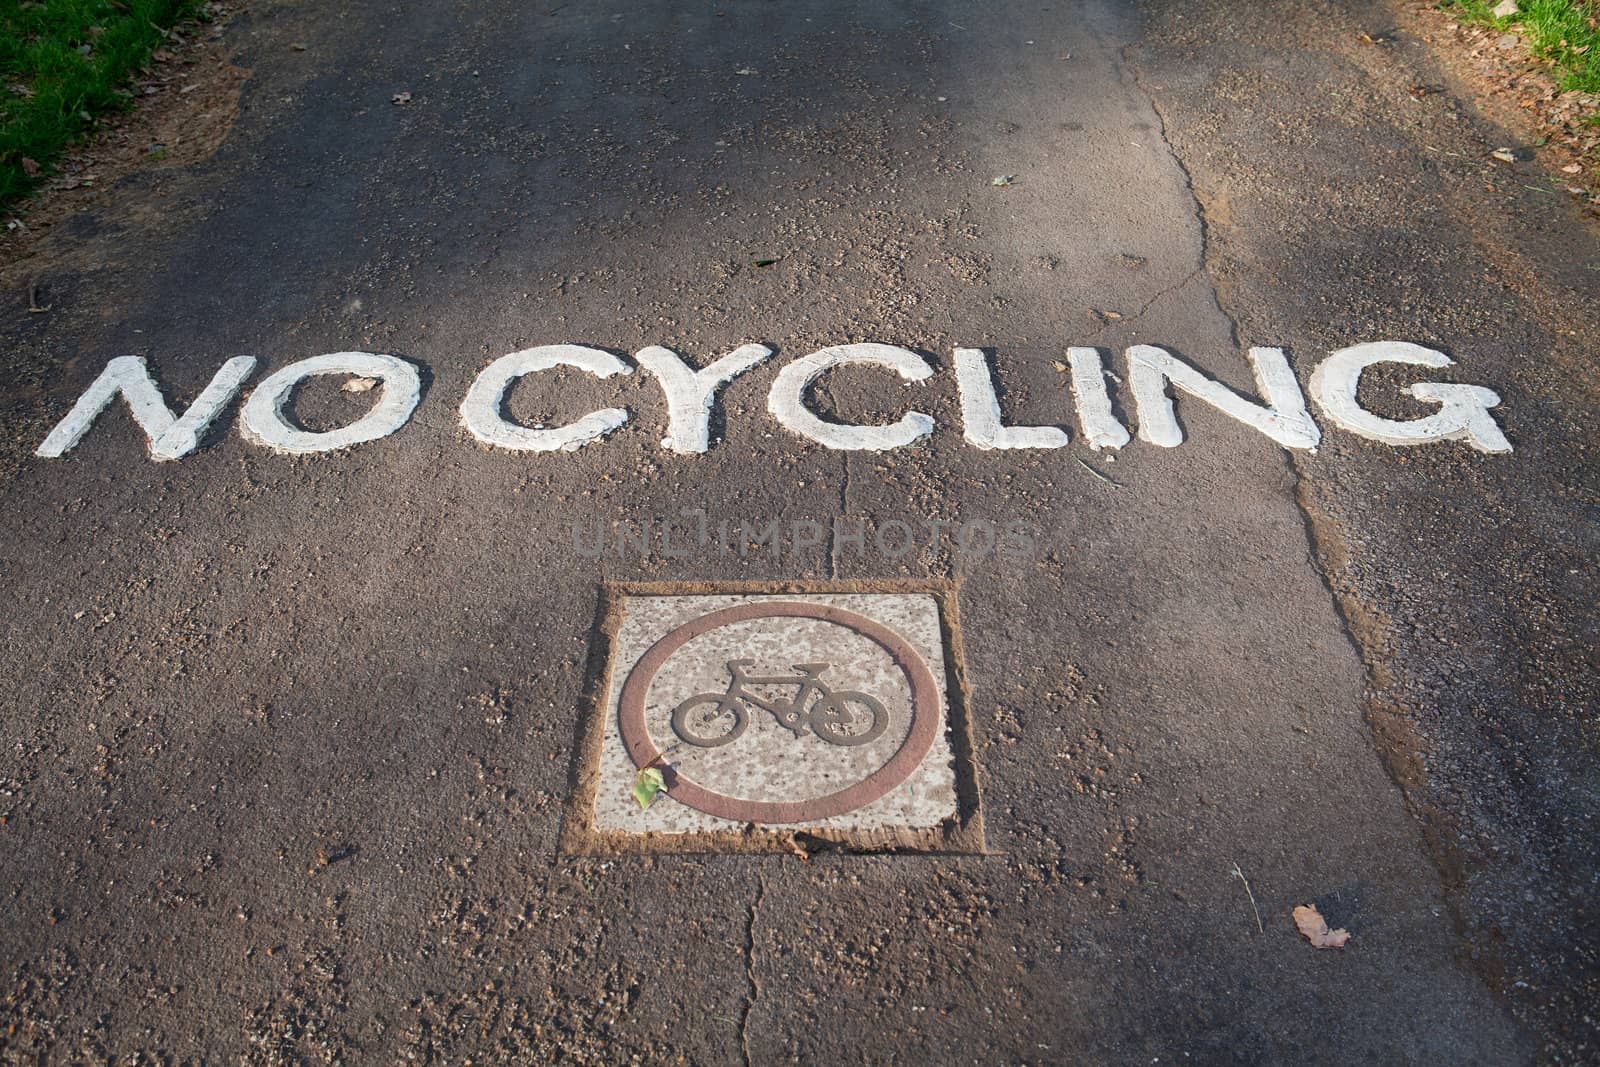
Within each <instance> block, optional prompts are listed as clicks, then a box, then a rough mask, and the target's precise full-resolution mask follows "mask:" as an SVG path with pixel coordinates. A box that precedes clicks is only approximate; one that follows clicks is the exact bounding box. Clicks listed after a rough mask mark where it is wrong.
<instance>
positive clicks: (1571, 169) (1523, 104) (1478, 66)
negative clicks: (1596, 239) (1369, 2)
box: [1395, 0, 1600, 218]
mask: <svg viewBox="0 0 1600 1067" xmlns="http://www.w3.org/2000/svg"><path fill="white" fill-rule="evenodd" d="M1395 13H1396V15H1397V16H1398V17H1399V19H1400V20H1401V22H1402V23H1403V26H1404V29H1405V30H1406V31H1407V32H1408V33H1410V34H1412V35H1414V36H1416V37H1418V38H1420V39H1422V40H1424V41H1426V42H1427V43H1428V45H1429V47H1431V48H1432V49H1433V51H1434V53H1435V54H1436V55H1438V56H1439V58H1440V59H1441V60H1442V61H1443V62H1444V64H1445V65H1446V66H1447V67H1448V68H1449V69H1450V71H1451V72H1452V73H1453V74H1455V75H1457V76H1458V77H1460V78H1461V79H1462V80H1463V81H1464V82H1465V83H1466V84H1467V85H1468V86H1469V87H1471V88H1472V89H1473V90H1474V95H1475V96H1476V97H1477V99H1478V101H1479V103H1480V104H1481V105H1483V106H1484V107H1485V109H1486V110H1489V111H1491V112H1492V113H1493V115H1494V117H1495V118H1496V119H1497V120H1499V121H1500V122H1501V123H1502V124H1503V125H1505V126H1506V128H1507V129H1513V130H1526V131H1528V141H1529V143H1528V144H1524V145H1507V146H1505V147H1507V148H1509V149H1510V150H1511V151H1512V153H1513V154H1514V155H1516V156H1517V157H1518V158H1519V159H1520V158H1525V157H1531V158H1534V159H1537V160H1538V161H1539V162H1540V163H1542V164H1544V165H1545V166H1546V167H1547V168H1549V170H1550V171H1551V173H1552V174H1553V175H1554V176H1555V177H1556V178H1557V180H1558V181H1559V184H1560V187H1561V188H1563V189H1565V190H1566V192H1567V193H1568V194H1569V195H1571V196H1573V197H1578V198H1582V199H1583V200H1584V201H1585V202H1586V205H1587V207H1588V210H1589V212H1590V214H1591V215H1593V216H1594V217H1597V218H1600V156H1597V155H1596V150H1597V149H1600V125H1595V124H1593V123H1590V122H1586V121H1585V118H1586V116H1590V115H1595V114H1597V113H1600V95H1597V94H1595V93H1582V92H1577V91H1566V92H1563V91H1562V90H1561V88H1560V86H1559V85H1558V84H1557V80H1556V77H1555V74H1554V73H1553V71H1552V70H1551V68H1550V67H1549V65H1548V64H1546V63H1544V62H1543V61H1541V60H1539V59H1537V58H1535V57H1534V56H1532V55H1531V54H1529V52H1528V49H1527V46H1526V44H1524V43H1523V42H1521V41H1520V40H1519V41H1516V42H1512V41H1510V40H1509V39H1508V38H1510V37H1517V36H1518V35H1517V34H1515V33H1512V34H1507V33H1506V32H1505V31H1502V30H1497V29H1495V28H1494V27H1492V26H1477V25H1472V24H1470V23H1464V22H1461V21H1460V20H1458V19H1455V18H1452V17H1451V15H1450V12H1447V11H1441V10H1439V8H1438V6H1437V5H1436V3H1435V2H1434V0H1405V2H1404V3H1399V4H1396V5H1395ZM1437 91H1439V88H1438V87H1437V86H1426V85H1419V86H1416V87H1414V88H1413V89H1412V92H1413V94H1420V95H1426V94H1428V93H1432V92H1437Z"/></svg>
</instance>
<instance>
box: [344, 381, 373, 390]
mask: <svg viewBox="0 0 1600 1067" xmlns="http://www.w3.org/2000/svg"><path fill="white" fill-rule="evenodd" d="M377 384H378V379H376V378H351V379H350V380H349V381H348V382H345V383H344V391H345V392H347V393H365V392H367V391H369V390H370V389H371V388H372V387H373V386H375V385H377Z"/></svg>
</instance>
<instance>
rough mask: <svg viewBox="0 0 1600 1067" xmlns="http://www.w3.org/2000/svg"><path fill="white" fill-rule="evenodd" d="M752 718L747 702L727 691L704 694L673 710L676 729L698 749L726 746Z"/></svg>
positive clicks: (741, 731)
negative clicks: (730, 694) (746, 705)
mask: <svg viewBox="0 0 1600 1067" xmlns="http://www.w3.org/2000/svg"><path fill="white" fill-rule="evenodd" d="M749 721H750V717H749V716H748V715H746V714H745V710H744V702H743V701H741V700H739V699H738V698H736V697H730V696H729V695H728V694H726V693H701V694H699V695H698V696H692V697H690V698H689V699H688V700H685V701H684V702H683V703H682V704H679V705H678V706H677V707H676V708H673V709H672V732H673V733H675V734H677V735H678V736H679V737H680V738H682V739H683V740H684V741H685V742H687V743H688V744H691V745H695V746H696V747H698V748H716V747H717V746H718V745H726V744H727V743H728V742H730V741H733V740H735V739H736V738H737V737H738V736H739V735H740V734H742V733H744V728H745V726H746V725H747V724H748V723H749Z"/></svg>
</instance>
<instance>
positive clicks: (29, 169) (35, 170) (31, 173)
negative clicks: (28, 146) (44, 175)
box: [22, 156, 39, 178]
mask: <svg viewBox="0 0 1600 1067" xmlns="http://www.w3.org/2000/svg"><path fill="white" fill-rule="evenodd" d="M22 173H24V174H26V175H27V176H28V177H30V178H37V177H38V176H39V164H37V163H35V162H34V161H33V160H31V159H29V158H28V157H27V156H23V157H22Z"/></svg>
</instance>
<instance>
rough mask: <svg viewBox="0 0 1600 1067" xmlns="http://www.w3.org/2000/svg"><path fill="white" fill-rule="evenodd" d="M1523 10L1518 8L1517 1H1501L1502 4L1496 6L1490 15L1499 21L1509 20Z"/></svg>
mask: <svg viewBox="0 0 1600 1067" xmlns="http://www.w3.org/2000/svg"><path fill="white" fill-rule="evenodd" d="M1521 10H1522V9H1521V8H1519V7H1518V6H1517V0H1500V2H1499V3H1498V4H1496V5H1495V6H1494V10H1493V11H1491V12H1489V13H1490V14H1491V15H1493V16H1494V17H1495V18H1497V19H1508V18H1510V17H1511V16H1512V15H1515V14H1517V12H1519V11H1521Z"/></svg>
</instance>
